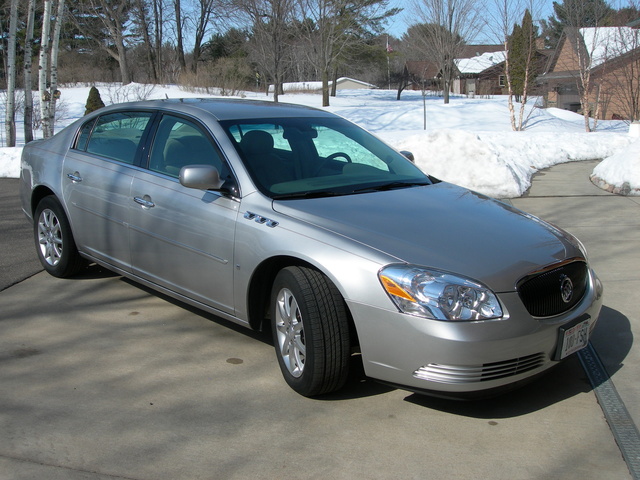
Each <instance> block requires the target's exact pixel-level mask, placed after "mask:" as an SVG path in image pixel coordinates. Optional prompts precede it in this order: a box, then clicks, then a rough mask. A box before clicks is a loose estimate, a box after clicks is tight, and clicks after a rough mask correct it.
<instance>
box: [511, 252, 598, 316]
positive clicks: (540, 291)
mask: <svg viewBox="0 0 640 480" xmlns="http://www.w3.org/2000/svg"><path fill="white" fill-rule="evenodd" d="M567 278H568V279H569V280H570V281H571V285H572V286H573V293H572V295H571V298H570V299H569V300H568V301H567V299H566V298H565V299H563V290H562V289H563V282H565V283H566V279H567ZM588 282H589V268H588V267H587V264H586V263H585V262H583V261H580V260H577V261H573V262H570V263H566V264H564V265H561V266H559V267H551V268H550V269H548V270H546V271H543V272H539V273H537V274H535V275H532V276H529V277H526V278H525V279H523V280H522V281H520V282H519V284H518V293H519V295H520V299H521V300H522V303H524V306H525V308H526V309H527V311H528V312H529V313H530V314H531V315H533V316H534V317H552V316H554V315H560V314H561V313H564V312H566V311H568V310H571V309H572V308H573V307H574V306H575V305H576V304H577V303H578V302H579V301H580V300H582V297H583V296H584V294H585V292H586V291H587V284H588Z"/></svg>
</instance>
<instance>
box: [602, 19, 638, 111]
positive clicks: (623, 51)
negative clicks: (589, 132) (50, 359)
mask: <svg viewBox="0 0 640 480" xmlns="http://www.w3.org/2000/svg"><path fill="white" fill-rule="evenodd" d="M638 52H640V31H638V30H637V29H634V28H630V27H616V28H615V29H613V31H611V30H610V35H609V36H608V42H607V49H606V58H596V59H595V61H596V62H598V63H600V66H599V67H597V68H596V69H594V73H595V76H596V81H598V82H599V87H600V90H601V93H600V100H601V103H602V104H605V103H606V107H607V108H608V109H609V110H610V111H611V112H612V113H613V115H614V116H615V117H616V118H622V119H625V120H628V121H630V122H633V121H638V120H640V54H639V53H638ZM605 60H606V62H607V63H608V65H609V66H608V68H607V69H606V70H603V65H604V61H605Z"/></svg>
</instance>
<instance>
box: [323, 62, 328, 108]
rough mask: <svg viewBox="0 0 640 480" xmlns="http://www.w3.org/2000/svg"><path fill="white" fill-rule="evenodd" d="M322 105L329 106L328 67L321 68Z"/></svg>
mask: <svg viewBox="0 0 640 480" xmlns="http://www.w3.org/2000/svg"><path fill="white" fill-rule="evenodd" d="M322 106H323V107H328V106H329V69H328V67H325V68H323V69H322Z"/></svg>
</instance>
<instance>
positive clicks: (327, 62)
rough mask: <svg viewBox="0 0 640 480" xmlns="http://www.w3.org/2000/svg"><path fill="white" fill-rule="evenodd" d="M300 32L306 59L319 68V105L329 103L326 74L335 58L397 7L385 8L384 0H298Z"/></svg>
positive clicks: (394, 12) (343, 56) (337, 58)
mask: <svg viewBox="0 0 640 480" xmlns="http://www.w3.org/2000/svg"><path fill="white" fill-rule="evenodd" d="M297 3H298V6H299V8H300V16H301V18H303V21H302V22H301V23H300V32H301V36H302V38H303V39H304V41H305V42H306V43H307V48H308V52H309V60H310V61H311V63H312V64H313V65H314V66H315V68H316V69H317V70H318V71H319V72H320V77H321V80H322V106H324V107H326V106H329V94H330V92H329V77H330V74H331V71H332V69H334V68H335V66H336V62H338V60H339V59H340V58H345V57H346V53H347V50H348V49H349V48H350V47H352V46H353V45H354V43H356V42H361V41H362V38H363V33H365V32H366V31H367V30H369V29H373V30H379V28H380V26H381V24H382V23H383V22H384V21H385V20H386V19H387V18H389V17H390V16H393V15H395V14H396V13H398V11H399V9H389V8H387V6H388V2H387V1H386V0H297Z"/></svg>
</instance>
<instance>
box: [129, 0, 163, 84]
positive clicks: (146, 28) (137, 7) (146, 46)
mask: <svg viewBox="0 0 640 480" xmlns="http://www.w3.org/2000/svg"><path fill="white" fill-rule="evenodd" d="M148 7H149V4H148V2H147V0H135V2H134V4H133V10H132V13H133V18H134V23H135V24H136V26H137V31H138V33H139V35H140V36H141V38H142V49H143V50H144V54H145V57H146V58H147V68H148V72H149V78H150V79H151V82H152V83H158V73H157V70H156V61H155V58H154V43H153V42H152V41H151V32H150V30H151V22H150V19H149V11H148V10H149V8H148Z"/></svg>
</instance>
